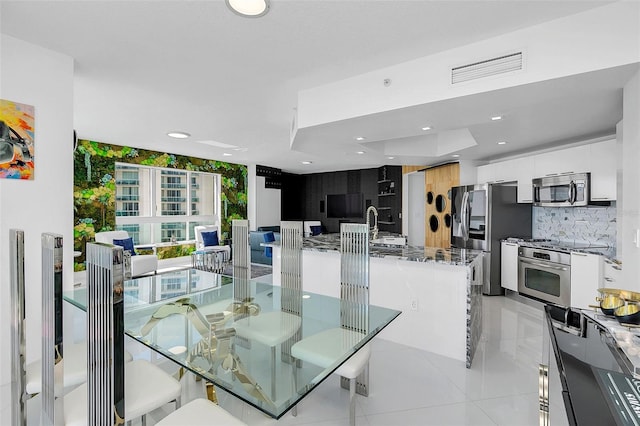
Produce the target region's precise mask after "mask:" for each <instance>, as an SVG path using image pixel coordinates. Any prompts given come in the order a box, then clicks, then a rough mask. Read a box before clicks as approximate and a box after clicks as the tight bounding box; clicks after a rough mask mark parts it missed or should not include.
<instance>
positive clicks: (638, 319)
mask: <svg viewBox="0 0 640 426" xmlns="http://www.w3.org/2000/svg"><path fill="white" fill-rule="evenodd" d="M613 314H614V315H615V317H616V319H617V320H618V321H619V322H620V323H625V324H640V305H638V304H635V303H630V304H628V305H624V306H620V307H619V308H616V309H615V310H614V311H613Z"/></svg>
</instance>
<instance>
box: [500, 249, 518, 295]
mask: <svg viewBox="0 0 640 426" xmlns="http://www.w3.org/2000/svg"><path fill="white" fill-rule="evenodd" d="M500 284H501V285H502V288H506V289H509V290H513V291H518V244H517V243H509V242H506V241H503V242H502V245H501V253H500Z"/></svg>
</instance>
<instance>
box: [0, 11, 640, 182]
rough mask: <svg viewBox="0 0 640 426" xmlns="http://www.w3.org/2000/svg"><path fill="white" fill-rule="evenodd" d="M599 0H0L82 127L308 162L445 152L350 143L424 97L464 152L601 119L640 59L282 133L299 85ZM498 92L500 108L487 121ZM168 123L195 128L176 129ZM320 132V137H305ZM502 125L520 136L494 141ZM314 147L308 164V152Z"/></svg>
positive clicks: (531, 141)
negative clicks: (57, 72) (53, 74)
mask: <svg viewBox="0 0 640 426" xmlns="http://www.w3.org/2000/svg"><path fill="white" fill-rule="evenodd" d="M606 3H608V1H536V0H533V1H526V0H523V1H512V0H502V1H500V0H498V1H429V0H425V1H420V0H418V1H371V0H364V1H356V0H343V1H330V0H324V1H320V0H289V1H286V0H272V4H271V11H270V12H269V13H268V14H267V15H266V16H265V17H263V18H259V19H246V18H242V17H239V16H237V15H235V14H233V13H232V12H230V11H229V10H228V9H227V8H226V6H225V3H224V1H223V0H208V1H190V0H182V1H90V0H87V1H43V2H36V1H5V0H3V1H2V2H0V8H1V9H0V15H1V17H0V18H1V19H0V25H1V26H0V30H1V31H2V33H4V34H8V35H11V36H13V37H16V38H19V39H22V40H25V41H29V42H32V43H34V44H38V45H41V46H44V47H47V48H50V49H52V50H55V51H58V52H61V53H64V54H67V55H69V56H71V57H73V58H74V59H75V87H74V99H75V104H74V127H75V128H76V130H77V131H78V135H79V137H81V138H85V139H92V140H97V141H102V142H107V143H113V144H121V145H132V146H136V147H140V148H148V149H155V150H160V151H167V152H172V153H176V154H186V155H196V156H200V157H204V158H213V159H223V160H225V161H231V162H238V163H243V164H247V163H257V164H263V165H268V166H272V167H278V168H282V169H283V170H286V171H292V172H297V173H308V172H314V171H326V170H339V169H348V168H361V167H376V166H379V165H381V164H385V163H386V164H434V163H438V162H442V161H444V160H447V159H450V153H447V154H446V155H443V156H441V157H434V156H428V155H420V156H406V155H404V156H400V157H397V158H396V159H394V160H388V159H387V158H386V156H385V155H384V154H383V153H382V152H379V153H377V154H376V153H373V151H375V150H374V149H373V145H369V146H368V147H367V154H365V155H356V154H354V152H355V151H356V150H357V149H358V147H359V145H358V144H357V143H356V142H355V141H353V133H352V131H353V130H352V128H355V126H358V128H360V129H361V128H362V125H365V126H366V127H367V128H368V129H370V132H368V135H367V142H369V143H371V142H373V141H380V140H390V141H393V140H397V139H400V138H407V137H409V138H411V137H414V138H415V137H417V138H424V137H425V136H424V135H416V134H406V126H405V125H406V124H407V123H411V124H413V123H418V120H419V116H420V117H424V115H423V114H424V113H425V112H428V113H429V116H430V117H431V116H432V117H434V118H435V119H436V120H437V119H440V124H439V129H440V130H441V131H442V130H446V129H460V128H467V129H469V131H470V132H471V133H472V134H473V137H474V138H475V139H476V140H477V141H478V145H477V146H475V147H472V148H468V149H465V150H463V151H461V152H460V153H461V154H462V156H461V158H465V159H472V160H490V159H495V158H499V157H504V156H509V155H513V154H517V153H522V152H526V151H527V150H531V149H532V147H534V146H538V147H541V146H542V147H544V146H546V145H548V144H551V143H557V142H563V143H567V142H573V141H576V140H579V139H581V138H582V139H584V138H586V137H595V136H599V135H603V134H611V133H612V132H613V131H614V128H615V123H616V122H617V121H619V120H620V119H621V118H622V91H621V90H620V88H621V87H622V85H623V84H624V82H625V81H626V79H628V77H629V76H630V75H631V73H632V72H633V71H634V70H637V68H633V69H631V68H629V67H623V68H621V69H615V70H606V71H601V72H596V73H589V74H585V75H582V76H577V77H575V78H572V80H571V84H566V81H565V82H563V81H559V80H558V81H548V82H543V83H539V84H536V85H528V86H523V87H518V88H513V89H505V90H501V91H495V92H490V93H486V94H482V95H474V96H468V97H465V98H459V99H454V100H449V101H443V102H438V103H433V104H427V105H422V106H419V107H414V108H405V109H402V110H398V111H394V112H393V113H391V114H387V115H385V117H384V123H383V124H384V125H381V120H380V119H379V118H380V117H377V119H376V117H375V116H373V117H366V118H361V119H354V120H348V121H344V122H339V123H335V124H333V125H329V126H322V128H318V129H312V130H308V131H306V132H305V134H304V135H303V138H302V139H301V142H300V144H301V145H305V144H306V145H307V148H305V149H304V151H306V152H304V153H303V152H300V151H292V150H290V148H289V128H290V124H291V119H292V116H293V110H294V108H295V107H296V96H297V92H298V91H299V90H301V89H307V88H311V87H315V86H318V85H322V84H326V83H329V82H332V81H336V80H340V79H344V78H347V77H352V76H355V75H358V74H361V73H364V72H368V71H371V70H374V69H377V68H381V67H386V66H390V65H394V64H397V63H401V62H404V61H407V60H411V59H415V58H419V57H422V56H427V55H430V54H433V53H436V52H440V51H444V50H447V49H451V48H454V47H457V46H462V45H465V44H469V43H471V42H474V41H478V40H482V39H486V38H490V37H494V36H496V35H499V34H503V33H507V32H511V31H514V30H517V29H520V28H524V27H528V26H531V25H535V24H538V23H541V22H545V21H548V20H552V19H557V18H560V17H563V16H567V15H571V14H574V13H578V12H581V11H584V10H587V9H590V8H594V7H598V6H601V5H603V4H606ZM498 105H499V106H500V109H501V110H503V111H508V116H509V117H508V118H509V119H508V120H503V121H502V122H500V123H489V124H487V121H486V118H487V117H488V116H489V115H491V114H493V112H494V111H495V110H496V108H497V106H498ZM419 125H422V123H418V124H417V126H419ZM171 130H183V131H186V132H189V133H190V134H191V135H192V137H191V138H189V139H187V140H175V139H171V138H169V137H167V136H166V133H167V132H168V131H171ZM319 138H322V139H323V140H324V141H329V143H328V144H324V145H323V149H322V150H315V151H314V149H313V146H314V143H313V141H314V140H318V139H319ZM347 139H348V141H347ZM502 139H508V140H509V141H517V142H514V143H509V144H507V145H504V146H498V145H497V144H496V141H498V140H502ZM196 141H217V142H222V143H226V144H230V145H234V146H237V147H241V148H244V149H243V150H239V151H230V150H228V149H222V148H216V147H212V146H210V145H205V144H201V143H197V142H196ZM386 144H387V146H388V147H389V146H391V144H392V142H388V143H386ZM345 145H347V146H345ZM379 145H382V143H379ZM364 146H365V147H366V144H365V145H364ZM378 149H380V147H378ZM225 152H226V153H228V154H232V156H223V153H225ZM310 154H311V156H312V157H313V164H312V165H311V166H303V165H302V164H301V161H302V160H307V159H310V158H309V157H310Z"/></svg>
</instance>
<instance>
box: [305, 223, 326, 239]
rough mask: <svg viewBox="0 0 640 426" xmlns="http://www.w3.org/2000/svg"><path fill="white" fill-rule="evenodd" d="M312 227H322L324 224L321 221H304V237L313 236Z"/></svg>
mask: <svg viewBox="0 0 640 426" xmlns="http://www.w3.org/2000/svg"><path fill="white" fill-rule="evenodd" d="M312 226H322V222H320V221H319V220H305V221H304V225H303V227H304V236H305V237H310V236H311V227H312Z"/></svg>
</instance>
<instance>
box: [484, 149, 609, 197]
mask: <svg viewBox="0 0 640 426" xmlns="http://www.w3.org/2000/svg"><path fill="white" fill-rule="evenodd" d="M477 170H478V175H477V176H478V180H477V181H478V183H487V182H488V183H499V182H517V183H518V202H519V203H531V202H533V197H532V185H531V180H532V179H535V178H540V177H545V176H555V175H561V174H567V173H584V172H590V173H591V200H593V201H615V200H616V173H617V170H616V141H615V139H613V140H609V141H604V142H598V143H594V144H590V145H581V146H576V147H572V148H566V149H560V150H558V151H553V152H545V153H542V154H535V155H530V156H528V157H522V158H516V159H513V160H505V161H500V162H497V163H491V164H487V165H486V166H480V167H478V169H477Z"/></svg>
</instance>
